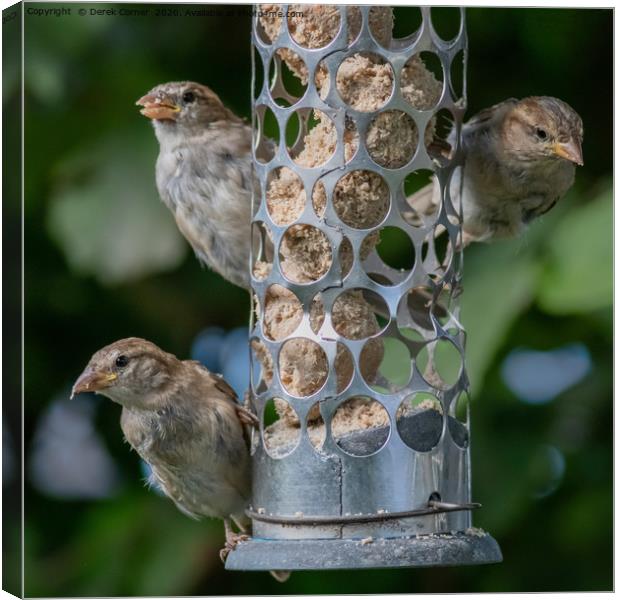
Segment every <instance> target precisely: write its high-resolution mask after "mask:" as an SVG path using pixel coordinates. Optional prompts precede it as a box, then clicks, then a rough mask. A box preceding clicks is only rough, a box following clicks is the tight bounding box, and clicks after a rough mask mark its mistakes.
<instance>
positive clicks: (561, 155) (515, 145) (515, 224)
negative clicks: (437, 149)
mask: <svg viewBox="0 0 620 600" xmlns="http://www.w3.org/2000/svg"><path fill="white" fill-rule="evenodd" d="M455 135H456V134H455V131H454V129H453V131H452V132H451V134H450V136H449V137H448V142H449V144H450V145H451V147H454V144H455V141H456V140H455ZM462 141H463V151H464V157H465V158H464V167H462V168H461V167H458V168H457V169H456V170H455V173H454V175H453V177H452V180H451V182H450V196H451V198H452V200H453V202H454V204H455V208H456V209H457V212H458V203H459V199H460V203H461V207H462V214H463V246H466V245H467V244H469V243H470V242H474V241H476V242H483V241H492V240H496V239H501V238H510V237H515V236H518V235H520V234H521V233H522V232H523V231H524V229H525V228H526V226H527V225H528V224H529V223H530V222H531V221H532V220H534V219H536V218H537V217H539V216H541V215H544V214H545V213H546V212H548V211H549V210H551V209H552V208H553V207H554V206H555V204H556V203H557V202H558V200H560V199H561V198H562V196H564V194H566V192H567V191H568V190H569V188H570V187H571V186H572V184H573V181H574V178H575V165H583V155H582V151H581V143H582V141H583V124H582V121H581V118H580V117H579V115H578V114H577V113H576V112H575V110H573V109H572V108H571V107H570V106H569V105H568V104H566V102H563V101H562V100H558V99H557V98H552V97H550V96H533V97H529V98H524V99H523V100H516V99H514V98H511V99H509V100H506V101H504V102H501V103H500V104H496V105H495V106H492V107H490V108H487V109H485V110H482V111H481V112H480V113H478V114H477V115H476V116H475V117H473V118H472V119H470V120H469V121H468V122H467V123H466V124H464V125H463V128H462ZM407 202H408V203H409V205H410V206H411V207H412V208H413V209H414V211H415V213H417V215H415V214H414V219H416V220H417V219H419V216H424V215H434V214H436V213H437V210H438V207H439V204H440V193H439V186H438V185H437V181H436V180H435V179H434V180H433V182H432V183H431V184H429V185H427V186H426V187H424V188H422V189H421V190H420V191H419V192H417V193H415V194H413V195H412V196H410V197H409V198H408V199H407Z"/></svg>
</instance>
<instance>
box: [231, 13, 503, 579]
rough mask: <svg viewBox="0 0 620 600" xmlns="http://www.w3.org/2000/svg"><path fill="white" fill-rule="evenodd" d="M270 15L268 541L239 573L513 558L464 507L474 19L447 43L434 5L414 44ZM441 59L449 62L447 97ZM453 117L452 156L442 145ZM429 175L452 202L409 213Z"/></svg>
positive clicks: (262, 379) (261, 91) (255, 265)
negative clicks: (464, 286)
mask: <svg viewBox="0 0 620 600" xmlns="http://www.w3.org/2000/svg"><path fill="white" fill-rule="evenodd" d="M260 9H261V7H260V6H259V7H257V10H258V11H259V14H257V16H256V17H255V19H254V22H253V32H252V41H253V46H254V49H255V52H254V57H255V59H254V78H255V85H254V89H255V91H256V94H255V96H254V98H253V108H254V111H253V119H254V126H255V140H254V152H255V172H256V177H257V180H258V181H259V182H260V190H261V195H260V197H256V198H255V212H254V217H253V238H254V246H255V249H256V250H255V254H254V256H253V259H252V271H253V273H252V288H253V293H254V295H255V301H256V315H257V316H256V318H255V320H254V322H253V325H252V328H251V338H252V345H253V348H254V353H253V368H252V371H253V381H252V396H253V402H254V405H255V408H256V410H257V414H258V415H259V418H260V419H261V430H260V440H258V443H257V444H256V446H255V448H254V455H253V461H254V482H253V496H252V506H251V509H250V515H251V516H252V519H253V523H252V531H253V536H252V539H251V540H250V542H245V543H242V544H240V545H239V546H238V548H237V549H236V550H235V551H234V552H232V553H231V554H230V556H229V559H228V562H227V568H233V569H263V568H265V569H267V568H268V569H277V568H287V569H296V568H338V567H347V568H351V567H356V566H360V567H361V566H364V567H369V566H390V565H392V566H405V565H416V564H454V563H457V562H458V563H468V562H492V561H494V560H499V557H500V554H499V548H498V547H497V545H496V543H495V541H494V540H493V539H492V538H490V536H488V535H486V534H480V533H479V531H475V534H476V535H472V530H471V525H472V523H471V514H470V511H469V509H470V508H471V507H472V505H471V498H470V456H469V416H468V407H467V406H466V404H467V402H466V400H467V390H468V381H467V376H466V373H465V368H464V341H465V333H464V331H463V328H462V326H461V324H460V321H459V307H458V302H457V296H458V295H459V293H460V279H461V268H462V255H461V252H459V251H458V247H459V235H460V225H459V215H458V214H457V211H456V209H455V207H454V206H453V203H452V202H451V199H450V190H449V187H450V185H449V183H450V179H451V177H452V174H453V173H454V170H455V168H458V165H459V164H460V161H461V150H460V143H459V142H460V126H461V123H462V117H463V113H464V110H465V97H466V96H465V89H464V88H465V85H464V77H463V89H462V90H460V89H459V90H457V89H455V85H456V82H453V81H451V73H454V71H455V69H462V70H463V72H464V66H465V62H466V53H467V42H466V31H465V15H464V9H461V11H460V16H461V20H460V27H459V30H458V33H457V35H456V37H454V39H452V40H444V39H442V38H441V37H440V36H439V35H438V34H437V32H436V31H435V29H434V27H433V23H432V19H431V9H428V8H422V9H420V11H421V17H422V18H421V25H420V27H419V28H418V30H417V31H416V32H415V33H413V34H412V35H410V36H409V37H406V38H402V39H393V38H392V37H391V27H387V28H386V27H385V25H386V23H387V22H388V21H387V20H389V23H388V24H389V25H391V14H385V13H382V12H381V11H386V10H389V9H386V8H383V9H379V8H372V7H369V6H360V7H345V6H340V7H326V6H323V7H320V6H319V7H317V6H307V5H304V6H301V5H300V6H298V7H290V6H287V5H278V6H277V9H278V10H279V11H281V13H283V14H284V15H286V14H287V11H290V10H293V11H297V10H299V11H301V12H302V13H304V11H308V12H307V13H306V14H305V15H304V14H302V16H301V18H300V17H295V16H289V17H288V18H287V17H284V18H278V16H277V15H275V16H272V17H265V15H264V14H262V15H261V14H260ZM321 11H323V12H321ZM269 18H271V19H272V20H271V21H269V20H266V19H269ZM304 19H305V21H304ZM313 19H314V20H313ZM386 19H387V20H386ZM313 27H314V29H313ZM386 32H387V35H386ZM330 34H332V35H330ZM423 53H429V54H427V55H425V54H423ZM429 59H431V60H436V61H437V63H438V64H440V65H441V70H440V71H441V73H442V74H443V76H442V75H441V73H440V75H439V78H440V81H439V83H438V84H435V83H433V81H434V80H433V79H429V77H430V74H431V71H430V70H427V69H426V67H425V65H426V64H428V63H427V62H426V61H427V60H429ZM433 86H435V87H433ZM427 88H428V89H427ZM291 89H292V91H291ZM296 89H297V90H298V91H299V92H300V94H299V96H296V95H295V90H296ZM433 89H435V90H436V92H437V93H436V95H435V97H433V93H432V90H433ZM385 90H387V92H386V93H385V97H381V98H377V97H376V96H377V94H378V93H382V92H383V91H385ZM425 90H426V91H425ZM373 94H374V97H373ZM431 97H432V102H429V98H431ZM377 104H381V106H380V107H378V106H377ZM446 111H448V114H449V115H450V120H451V121H453V123H454V126H453V133H452V135H451V138H450V142H451V147H452V149H451V152H446V150H445V145H444V146H442V145H441V144H439V143H438V142H437V139H438V138H440V131H441V128H442V126H443V123H438V119H437V116H438V115H441V114H442V113H445V112H446ZM269 119H272V121H271V122H270V120H269ZM295 129H297V130H298V131H297V132H296V131H295ZM295 133H297V135H295ZM276 137H277V139H275V138H276ZM409 146H411V148H409ZM332 150H333V152H332ZM320 159H321V160H320ZM319 162H320V163H321V164H318V163H319ZM422 173H424V174H426V180H425V181H424V183H425V184H426V183H429V182H430V178H429V176H430V175H431V174H432V175H433V176H434V177H435V178H436V186H437V187H436V189H437V190H438V191H439V194H438V195H437V194H436V205H435V204H433V202H432V201H431V202H430V204H428V203H427V204H428V206H427V208H426V209H424V210H422V209H421V208H419V207H417V206H416V205H415V203H414V206H413V207H412V206H411V204H410V203H408V201H407V196H408V194H409V193H410V192H411V189H410V188H411V187H415V185H416V183H418V187H419V181H420V176H421V174H422ZM373 194H374V195H373ZM292 200H295V202H294V204H295V206H297V209H296V210H293V209H294V208H295V207H294V206H293V205H292ZM379 240H380V241H379ZM384 246H385V248H384ZM393 259H394V260H393ZM300 261H302V262H303V261H306V263H305V264H300ZM402 261H405V264H403V262H402ZM407 261H408V262H407ZM280 301H282V302H283V304H282V307H281V308H280V307H279V309H278V311H275V314H271V316H270V317H268V316H267V315H268V314H269V310H270V309H271V308H272V306H271V305H270V303H274V302H280ZM278 306H279V305H278ZM272 312H273V311H272ZM267 318H270V319H271V320H270V321H269V323H267V322H266V320H267ZM276 331H277V332H278V334H277V335H276V334H275V333H274V332H276ZM287 344H289V345H288V346H287ZM259 372H260V375H259V374H258V373H259ZM274 399H277V400H276V404H277V409H278V412H279V414H280V423H278V424H277V427H276V425H273V424H270V423H269V419H270V415H271V416H272V413H271V412H270V411H271V404H272V402H273V401H274ZM345 408H346V410H345ZM347 416H350V418H351V420H354V421H355V423H353V424H351V426H350V427H348V426H347V423H346V420H347V418H348V417H347ZM276 433H277V434H276ZM456 532H460V533H456ZM442 535H443V538H442ZM427 536H431V537H427ZM302 540H304V541H305V542H304V544H302V545H300V543H301V541H302ZM317 540H321V541H322V542H321V544H319V543H318V542H317ZM378 540H382V541H383V545H382V546H381V548H382V549H380V545H378V544H377V541H378ZM389 540H391V541H389ZM442 540H443V541H442ZM293 541H294V542H295V543H294V544H293V546H291V545H290V544H291V542H293ZM386 543H387V544H388V545H387V546H386ZM265 544H267V545H265ZM343 544H344V546H343ZM351 544H353V546H352V547H353V548H354V550H351V546H350V545H351ZM372 544H374V547H372V548H367V546H368V545H372ZM389 544H392V546H389ZM399 544H400V545H399ZM403 544H404V545H403ZM416 544H417V545H416ZM421 544H422V545H424V547H423V546H422V545H421ZM429 544H431V546H433V545H434V546H433V548H434V549H433V548H431V549H429ZM437 544H439V545H440V546H441V544H443V546H441V547H439V546H437ZM267 548H269V550H267ZM442 548H443V549H444V550H445V552H443V551H442ZM455 548H456V549H455ZM294 549H296V550H294ZM345 549H346V552H345ZM355 549H356V550H355ZM343 552H345V554H346V559H343V558H342V556H343ZM295 555H296V556H295ZM338 556H339V557H340V559H337V558H336V557H338ZM356 556H357V558H356Z"/></svg>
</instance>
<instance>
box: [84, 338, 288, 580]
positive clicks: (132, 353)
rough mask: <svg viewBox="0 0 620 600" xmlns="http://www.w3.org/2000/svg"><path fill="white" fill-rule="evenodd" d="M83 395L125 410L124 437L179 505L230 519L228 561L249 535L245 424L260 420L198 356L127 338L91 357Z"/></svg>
mask: <svg viewBox="0 0 620 600" xmlns="http://www.w3.org/2000/svg"><path fill="white" fill-rule="evenodd" d="M81 392H97V393H99V394H103V395H104V396H107V397H108V398H110V399H111V400H113V401H114V402H117V403H118V404H120V405H121V406H122V407H123V410H122V413H121V429H122V430H123V433H124V434H125V439H126V440H127V441H128V442H129V444H130V445H131V447H132V448H133V449H134V450H135V451H136V452H137V453H138V454H139V455H140V456H141V457H142V459H143V460H145V461H146V462H147V463H148V464H149V465H150V466H151V469H152V477H153V479H154V483H157V484H158V485H159V487H160V488H161V489H162V490H163V491H164V493H165V494H166V495H167V496H168V497H169V498H170V499H171V500H172V501H173V502H174V503H175V504H176V506H177V507H178V508H179V510H181V511H182V512H183V513H185V514H186V515H188V516H190V517H192V518H195V519H197V518H199V517H203V516H206V517H218V518H220V519H222V520H223V521H224V527H225V531H226V545H225V547H224V549H223V550H222V552H221V556H222V558H225V556H226V554H227V553H228V552H229V551H230V550H232V549H234V547H235V545H236V544H237V543H238V542H239V541H240V540H242V539H245V538H246V537H247V536H245V535H244V534H245V533H246V531H247V526H248V524H249V520H248V518H247V516H246V515H245V512H244V510H245V508H246V506H247V503H248V500H249V497H250V489H251V465H250V453H249V441H248V435H247V431H246V430H245V427H246V426H249V425H254V426H255V425H257V420H256V417H255V416H254V415H253V414H252V413H251V412H249V411H248V410H246V409H245V408H243V407H242V406H240V405H239V404H237V401H236V395H235V392H234V391H233V389H232V388H231V387H230V386H229V385H228V384H227V383H226V381H224V379H222V378H221V377H220V376H218V375H215V374H213V373H210V372H209V371H208V370H207V369H206V368H205V367H203V366H202V365H201V364H200V363H199V362H197V361H193V360H185V361H181V360H178V359H177V358H176V357H175V356H173V355H172V354H168V353H167V352H164V351H163V350H161V349H160V348H158V347H157V346H156V345H155V344H153V343H151V342H148V341H146V340H143V339H140V338H127V339H124V340H119V341H117V342H114V343H113V344H110V345H109V346H106V347H105V348H102V349H101V350H99V351H98V352H96V353H95V354H94V355H93V356H92V358H91V359H90V361H89V363H88V365H87V366H86V368H85V369H84V371H83V373H82V374H81V375H80V376H79V377H78V379H77V381H76V382H75V385H74V386H73V390H72V396H73V395H75V394H79V393H81ZM231 521H234V522H235V524H236V525H237V526H238V528H239V530H240V532H241V534H236V533H234V531H233V528H232V524H231ZM278 575H280V574H278ZM274 576H276V575H275V574H274ZM276 578H278V577H276Z"/></svg>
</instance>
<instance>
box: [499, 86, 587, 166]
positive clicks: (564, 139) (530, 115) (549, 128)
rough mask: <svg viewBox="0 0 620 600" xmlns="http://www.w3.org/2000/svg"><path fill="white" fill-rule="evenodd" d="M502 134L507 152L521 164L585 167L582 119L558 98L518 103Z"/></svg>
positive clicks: (505, 122)
mask: <svg viewBox="0 0 620 600" xmlns="http://www.w3.org/2000/svg"><path fill="white" fill-rule="evenodd" d="M502 134H503V136H504V140H505V144H504V146H505V148H506V149H507V151H508V152H510V153H511V154H513V155H514V157H515V158H518V159H520V160H525V161H530V162H536V161H558V160H561V161H570V162H571V163H574V164H576V165H583V154H582V151H581V143H582V141H583V123H582V121H581V117H580V116H579V115H578V114H577V113H576V112H575V110H573V109H572V108H571V107H570V106H569V105H568V104H566V102H562V100H558V99H557V98H552V97H550V96H532V97H530V98H524V99H523V100H521V101H519V102H516V103H515V104H514V106H512V107H511V109H510V110H508V111H507V113H506V116H505V118H504V123H503V128H502Z"/></svg>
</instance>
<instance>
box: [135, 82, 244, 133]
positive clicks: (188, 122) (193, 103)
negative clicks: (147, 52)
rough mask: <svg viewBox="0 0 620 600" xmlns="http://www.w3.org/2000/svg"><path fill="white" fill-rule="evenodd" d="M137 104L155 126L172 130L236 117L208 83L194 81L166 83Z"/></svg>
mask: <svg viewBox="0 0 620 600" xmlns="http://www.w3.org/2000/svg"><path fill="white" fill-rule="evenodd" d="M136 104H137V105H138V106H141V107H142V108H141V109H140V112H141V113H142V114H143V115H144V116H145V117H148V118H149V119H152V121H153V125H154V127H155V130H156V131H157V132H158V133H159V132H160V131H166V132H169V133H175V132H182V133H184V134H187V133H190V132H191V131H192V130H196V131H200V130H202V129H204V128H205V127H206V126H207V125H209V124H210V123H213V122H216V121H222V120H226V119H236V117H235V116H234V114H233V113H232V112H231V111H230V110H229V109H227V108H226V107H225V106H224V104H223V103H222V101H221V100H220V99H219V97H218V96H217V94H215V92H213V91H212V90H211V89H209V88H208V87H207V86H206V85H202V84H200V83H194V82H192V81H180V82H170V83H162V84H161V85H158V86H156V87H154V88H153V89H152V90H151V91H150V92H148V93H147V94H145V95H144V96H142V98H140V99H139V100H138V101H137V102H136Z"/></svg>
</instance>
